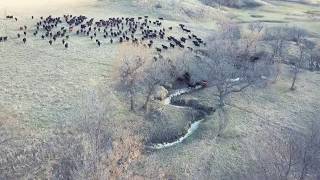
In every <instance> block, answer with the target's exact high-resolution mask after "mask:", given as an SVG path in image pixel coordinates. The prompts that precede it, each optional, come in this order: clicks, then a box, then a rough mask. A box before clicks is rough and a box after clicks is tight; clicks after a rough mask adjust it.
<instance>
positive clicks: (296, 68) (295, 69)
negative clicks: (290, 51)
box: [290, 27, 307, 90]
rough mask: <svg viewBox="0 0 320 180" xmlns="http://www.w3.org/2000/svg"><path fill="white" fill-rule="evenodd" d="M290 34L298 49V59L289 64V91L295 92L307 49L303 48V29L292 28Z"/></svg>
mask: <svg viewBox="0 0 320 180" xmlns="http://www.w3.org/2000/svg"><path fill="white" fill-rule="evenodd" d="M290 34H291V35H292V37H293V41H294V42H295V43H296V46H297V48H298V57H296V58H293V59H290V61H291V62H290V64H291V65H292V70H291V72H292V76H293V77H292V83H291V87H290V90H295V84H296V80H297V77H298V73H299V72H300V69H301V68H302V66H303V63H305V62H306V53H307V52H306V51H307V48H306V46H305V36H306V32H305V31H304V30H303V29H300V28H297V27H293V28H291V29H290Z"/></svg>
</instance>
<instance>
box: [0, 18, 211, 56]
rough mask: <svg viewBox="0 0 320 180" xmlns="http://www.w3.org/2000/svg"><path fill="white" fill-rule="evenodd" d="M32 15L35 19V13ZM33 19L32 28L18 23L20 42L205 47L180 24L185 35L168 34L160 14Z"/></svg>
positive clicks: (202, 42)
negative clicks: (86, 41) (85, 40)
mask: <svg viewBox="0 0 320 180" xmlns="http://www.w3.org/2000/svg"><path fill="white" fill-rule="evenodd" d="M6 18H7V19H15V21H18V19H17V18H15V17H13V16H6ZM31 18H32V19H33V20H34V19H35V17H34V16H32V17H31ZM35 22H36V23H35V24H34V26H33V27H31V28H29V27H27V25H23V26H21V27H20V28H19V29H18V32H17V34H16V37H15V38H16V39H20V41H21V43H24V44H25V43H28V39H29V38H30V36H34V37H38V38H41V39H42V40H46V41H47V42H48V45H53V44H55V43H56V44H60V45H62V46H63V47H64V48H68V47H69V46H70V41H69V39H70V38H71V37H72V38H74V37H88V38H89V39H90V40H92V41H95V44H96V46H97V47H101V46H103V45H107V44H113V43H123V42H132V43H133V44H136V45H142V46H144V47H146V48H154V49H155V50H156V51H157V52H159V53H160V52H162V51H165V50H168V49H169V48H172V49H173V48H182V49H184V48H186V49H188V50H190V51H193V50H194V47H200V46H205V43H204V41H203V40H202V39H201V38H199V37H198V36H197V35H195V34H193V33H192V32H191V30H189V29H187V28H186V26H185V25H183V24H179V25H178V26H177V28H178V30H179V31H181V33H177V34H184V35H182V36H178V37H175V36H172V35H170V34H174V33H170V31H172V30H173V27H167V28H165V27H164V26H163V18H161V17H160V18H158V19H156V20H152V19H151V18H149V17H148V16H143V17H137V18H134V17H126V18H125V17H112V18H108V19H105V20H103V19H100V20H95V19H94V18H88V17H86V16H82V15H80V16H73V15H63V16H62V17H53V16H51V15H50V16H48V17H40V18H39V19H38V20H35ZM29 33H30V35H29ZM10 38H11V37H10ZM13 38H14V37H13ZM7 40H8V37H7V36H5V37H0V42H4V41H7ZM156 40H160V41H159V43H155V41H156ZM188 41H189V42H188Z"/></svg>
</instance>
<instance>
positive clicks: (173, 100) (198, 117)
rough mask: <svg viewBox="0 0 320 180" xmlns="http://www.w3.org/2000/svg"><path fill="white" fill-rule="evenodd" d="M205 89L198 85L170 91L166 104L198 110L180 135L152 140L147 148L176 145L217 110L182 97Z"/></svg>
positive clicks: (155, 148)
mask: <svg viewBox="0 0 320 180" xmlns="http://www.w3.org/2000/svg"><path fill="white" fill-rule="evenodd" d="M200 89H203V87H202V86H196V87H194V88H191V87H188V88H182V89H178V90H175V91H173V92H171V93H170V95H169V96H168V97H167V98H166V99H164V100H163V102H164V104H165V105H173V106H176V107H180V108H190V109H191V110H194V111H196V112H197V113H196V114H195V116H194V118H193V119H192V120H191V121H190V123H188V125H187V126H186V127H185V128H184V129H183V133H182V134H179V135H174V136H172V137H171V138H169V139H166V140H163V141H160V142H157V143H155V142H151V143H150V144H149V145H147V146H146V148H147V149H153V150H158V149H163V148H168V147H172V146H175V145H177V144H179V143H181V142H183V141H184V140H186V139H187V138H188V137H190V136H191V135H192V134H193V133H194V132H195V131H196V130H197V129H198V127H199V125H200V124H201V123H202V122H203V121H204V120H205V118H206V117H207V116H208V115H212V114H213V113H214V112H215V109H214V108H213V107H208V106H205V105H202V104H200V102H199V101H198V100H197V99H186V98H183V97H180V96H181V95H183V94H189V93H192V92H195V91H198V90H200Z"/></svg>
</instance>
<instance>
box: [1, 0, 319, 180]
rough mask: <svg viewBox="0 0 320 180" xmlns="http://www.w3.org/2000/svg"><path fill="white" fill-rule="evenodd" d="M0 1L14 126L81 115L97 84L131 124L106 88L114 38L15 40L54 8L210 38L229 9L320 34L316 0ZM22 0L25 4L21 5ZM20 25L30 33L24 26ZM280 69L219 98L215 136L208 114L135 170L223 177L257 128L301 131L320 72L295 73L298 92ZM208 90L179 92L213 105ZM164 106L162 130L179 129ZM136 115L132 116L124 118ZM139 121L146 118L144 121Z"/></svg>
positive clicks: (7, 104)
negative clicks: (233, 3) (221, 109)
mask: <svg viewBox="0 0 320 180" xmlns="http://www.w3.org/2000/svg"><path fill="white" fill-rule="evenodd" d="M16 1H17V0H16ZM28 2H29V1H28ZM137 2H138V1H137ZM1 3H4V1H3V2H2V1H1V2H0V14H1V15H2V14H13V15H15V16H17V17H18V19H19V21H18V22H14V21H12V20H6V19H3V18H0V25H1V26H0V36H1V35H8V36H9V39H10V40H9V41H8V42H6V43H0V117H4V115H6V114H9V113H10V114H13V116H14V117H15V118H16V119H18V124H23V125H26V126H29V127H32V128H44V129H46V128H48V127H51V126H53V125H57V124H60V123H72V122H74V121H77V120H78V119H81V117H82V115H83V113H84V112H86V110H84V109H85V108H86V107H87V106H84V105H87V102H86V100H87V99H88V97H89V96H90V95H92V92H96V91H97V92H101V93H102V96H103V97H106V99H104V100H103V101H104V103H105V104H108V103H110V102H112V104H113V106H114V107H115V109H116V112H114V117H113V119H115V122H114V124H117V125H120V124H121V123H124V124H126V123H129V122H126V120H127V118H128V115H132V114H131V113H130V112H128V110H127V107H126V104H125V103H124V102H122V100H123V99H120V98H119V94H118V92H114V90H113V89H112V84H113V80H112V74H113V69H114V64H115V63H116V60H117V58H116V57H117V52H118V48H119V46H118V45H117V44H112V45H110V44H107V45H105V46H103V47H102V48H98V47H97V46H96V44H95V43H94V42H93V41H90V40H89V38H86V37H83V38H73V37H72V36H71V38H70V40H69V41H70V48H69V49H68V50H66V49H65V48H64V47H63V46H62V44H61V43H60V42H57V43H56V44H54V45H53V46H49V44H48V42H47V41H42V40H40V38H34V37H32V36H31V35H29V38H28V42H27V43H26V44H23V43H22V42H21V40H18V39H17V38H16V33H17V32H18V28H19V27H20V26H22V25H27V26H29V27H31V25H32V24H34V23H35V22H36V20H32V19H31V15H34V16H36V17H39V16H41V15H49V14H52V15H57V16H61V15H63V14H67V13H71V14H77V15H80V14H83V15H87V16H90V17H96V18H106V17H112V16H120V17H121V16H135V17H137V16H141V15H149V16H150V17H151V18H157V17H159V16H161V17H165V18H166V20H165V21H164V24H165V26H172V25H173V26H176V25H177V24H179V23H184V24H186V25H187V26H188V27H190V29H192V30H193V31H194V32H196V33H197V34H200V36H201V37H206V36H208V35H209V34H210V32H212V31H213V30H214V29H215V27H216V24H215V22H216V21H217V20H219V18H221V17H222V16H223V15H227V16H229V17H232V18H233V19H235V20H236V21H238V22H241V23H243V24H246V23H248V22H252V21H256V20H260V21H263V22H266V23H267V24H268V25H270V26H273V25H278V24H289V25H297V26H299V27H304V28H306V29H307V30H309V31H310V32H312V33H313V35H314V37H315V38H316V39H317V38H319V36H320V34H319V33H320V11H319V6H318V5H308V4H300V3H289V2H281V1H268V2H267V3H266V5H264V6H261V7H256V8H253V9H230V8H222V9H217V8H213V7H207V6H204V5H203V4H201V3H200V1H197V0H187V1H183V2H181V1H175V0H172V1H167V2H164V1H150V2H148V3H147V5H148V8H146V6H145V5H146V4H143V3H133V2H132V1H125V0H120V1H85V0H84V1H81V3H78V2H77V3H76V2H74V1H72V3H69V4H63V3H62V2H61V1H58V2H57V4H52V6H51V7H50V9H48V8H47V7H45V6H44V4H41V3H40V4H39V5H38V6H32V7H30V5H29V4H25V5H23V4H20V6H19V7H17V6H15V5H14V3H13V2H12V4H10V5H9V6H6V7H5V6H1ZM170 3H171V4H170ZM157 4H159V6H158V7H157ZM24 7H30V8H31V9H32V10H30V9H28V10H24ZM141 7H144V8H141ZM28 33H30V34H31V31H29V32H28ZM177 33H179V31H177V30H176V29H175V30H174V31H173V34H177ZM102 43H104V42H102ZM180 53H181V52H180ZM182 53H183V52H182ZM288 69H289V67H287V66H283V74H282V75H281V78H280V80H279V81H278V82H277V83H276V84H271V85H270V86H268V87H266V88H258V87H256V88H250V89H248V90H247V92H246V93H245V94H236V95H234V96H233V97H231V101H230V102H232V106H227V112H228V113H229V118H230V124H229V125H228V127H227V129H226V131H225V132H224V134H223V135H222V137H221V138H216V129H217V122H218V120H217V119H218V118H219V117H218V116H217V114H214V115H213V116H211V117H209V118H208V120H207V121H205V123H203V124H201V125H200V128H199V130H198V131H197V132H196V133H195V134H194V135H192V136H191V138H189V139H188V140H187V141H185V142H184V143H182V144H179V145H177V146H175V147H172V148H169V149H163V150H159V151H156V152H148V153H145V154H144V155H143V159H142V161H141V164H137V165H136V166H135V167H134V169H136V170H137V172H140V173H141V174H148V176H149V177H156V176H157V175H158V173H159V170H163V171H165V172H167V173H168V174H170V175H172V176H173V177H176V178H177V179H208V178H212V177H217V179H219V178H222V179H223V177H224V176H227V175H228V172H230V171H234V170H237V171H239V172H240V171H245V170H246V169H245V167H247V166H249V165H250V163H251V162H250V161H248V159H251V158H252V157H251V155H252V153H251V152H252V151H254V147H255V146H256V145H257V144H259V137H260V136H263V135H266V134H268V133H270V132H272V130H273V129H274V128H293V129H296V130H297V131H302V126H303V125H304V124H305V122H307V121H309V120H310V119H309V116H306V114H308V113H309V114H310V113H311V114H314V113H318V112H320V104H319V102H320V91H319V88H320V75H319V74H318V73H316V72H308V71H304V72H302V73H301V76H299V79H298V83H297V86H298V88H297V91H294V92H291V91H289V85H290V76H289V75H288V74H289V73H288ZM212 91H213V89H210V88H209V89H205V90H202V91H199V92H196V93H194V94H191V95H187V96H190V97H193V98H197V99H198V100H199V101H200V102H201V103H202V104H205V105H209V106H213V105H214V104H216V101H215V99H214V98H213V97H212V96H211V93H212ZM248 94H250V96H248ZM243 109H246V110H243ZM83 111H84V112H83ZM164 112H165V113H167V119H166V121H164V122H163V125H164V126H167V125H169V126H170V128H171V129H170V128H168V129H165V130H164V131H163V132H165V133H166V130H167V131H171V130H172V129H175V128H174V127H175V126H179V128H177V129H181V128H183V127H184V126H185V124H187V122H188V121H189V119H188V118H190V114H189V113H190V112H188V111H186V110H181V109H179V108H177V107H170V106H168V107H166V108H165V109H164ZM138 118H139V117H136V116H134V117H130V120H135V119H138ZM147 124H148V125H150V126H151V125H152V123H150V122H147ZM118 127H121V126H118Z"/></svg>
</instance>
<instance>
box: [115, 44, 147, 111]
mask: <svg viewBox="0 0 320 180" xmlns="http://www.w3.org/2000/svg"><path fill="white" fill-rule="evenodd" d="M147 52H148V51H147V50H146V49H144V48H141V47H137V46H132V45H130V44H123V45H122V46H121V49H120V50H119V57H118V58H119V60H118V62H117V63H118V67H116V68H115V70H116V71H118V72H117V73H116V74H117V76H118V77H116V79H119V78H120V81H119V82H118V85H119V87H120V88H121V90H122V91H125V92H126V93H127V94H128V95H129V98H130V110H131V111H134V110H135V96H136V92H137V88H138V84H139V82H140V80H141V79H142V78H143V76H144V66H145V65H146V63H147V62H148V60H149V59H151V58H150V56H148V55H149V54H148V53H147Z"/></svg>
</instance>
